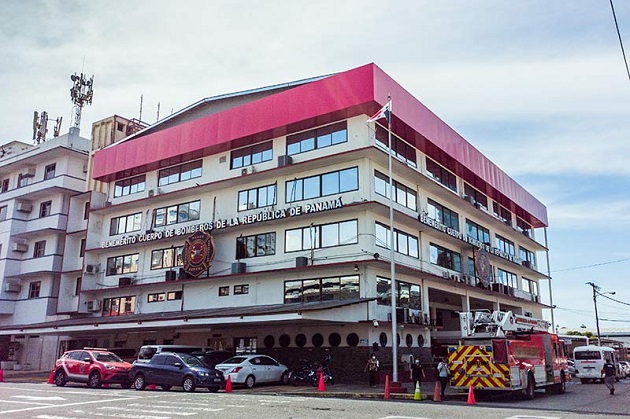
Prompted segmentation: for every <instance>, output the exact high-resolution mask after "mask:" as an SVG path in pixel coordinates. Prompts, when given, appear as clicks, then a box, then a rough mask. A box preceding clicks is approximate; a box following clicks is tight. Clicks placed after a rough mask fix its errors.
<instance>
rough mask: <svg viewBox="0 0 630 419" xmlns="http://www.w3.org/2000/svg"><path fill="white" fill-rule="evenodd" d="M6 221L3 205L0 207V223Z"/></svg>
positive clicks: (5, 207) (4, 206) (5, 208)
mask: <svg viewBox="0 0 630 419" xmlns="http://www.w3.org/2000/svg"><path fill="white" fill-rule="evenodd" d="M6 219H7V206H6V205H3V206H1V207H0V221H4V220H6Z"/></svg>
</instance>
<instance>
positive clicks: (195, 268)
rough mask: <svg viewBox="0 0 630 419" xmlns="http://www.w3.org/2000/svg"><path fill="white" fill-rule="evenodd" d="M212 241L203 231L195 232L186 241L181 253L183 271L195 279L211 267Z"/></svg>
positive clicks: (212, 256)
mask: <svg viewBox="0 0 630 419" xmlns="http://www.w3.org/2000/svg"><path fill="white" fill-rule="evenodd" d="M213 259H214V240H213V238H212V236H211V235H210V234H209V233H207V232H205V231H197V232H195V233H194V234H192V235H191V236H190V237H188V238H187V239H186V242H185V243H184V250H183V251H182V262H183V265H184V271H185V272H186V273H188V274H190V275H192V276H194V277H195V278H196V277H198V276H199V275H201V273H202V272H204V271H206V270H208V268H210V266H212V260H213Z"/></svg>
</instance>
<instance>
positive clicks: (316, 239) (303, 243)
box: [284, 220, 358, 252]
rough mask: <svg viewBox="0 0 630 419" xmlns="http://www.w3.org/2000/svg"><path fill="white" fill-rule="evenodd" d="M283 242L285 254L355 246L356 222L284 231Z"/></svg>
mask: <svg viewBox="0 0 630 419" xmlns="http://www.w3.org/2000/svg"><path fill="white" fill-rule="evenodd" d="M284 242H285V252H296V251H299V250H310V249H319V248H323V247H334V246H343V245H347V244H355V243H358V222H357V220H349V221H342V222H339V223H331V224H322V225H311V226H308V227H302V228H296V229H292V230H286V231H285V233H284Z"/></svg>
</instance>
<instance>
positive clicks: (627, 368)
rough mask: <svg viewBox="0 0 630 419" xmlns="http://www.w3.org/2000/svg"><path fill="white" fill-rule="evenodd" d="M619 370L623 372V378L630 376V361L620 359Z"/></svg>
mask: <svg viewBox="0 0 630 419" xmlns="http://www.w3.org/2000/svg"><path fill="white" fill-rule="evenodd" d="M619 370H620V372H621V378H628V377H630V363H628V361H619Z"/></svg>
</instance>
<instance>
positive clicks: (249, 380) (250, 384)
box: [245, 375, 256, 388]
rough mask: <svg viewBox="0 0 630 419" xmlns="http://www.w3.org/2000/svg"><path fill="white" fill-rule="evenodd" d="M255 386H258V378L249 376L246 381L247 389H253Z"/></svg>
mask: <svg viewBox="0 0 630 419" xmlns="http://www.w3.org/2000/svg"><path fill="white" fill-rule="evenodd" d="M254 384H256V377H254V376H253V375H248V376H247V378H246V379H245V387H247V388H252V387H254Z"/></svg>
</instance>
